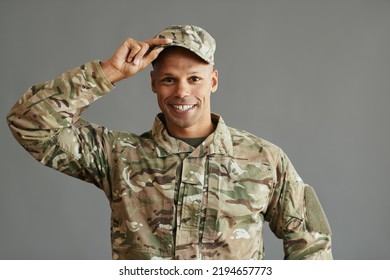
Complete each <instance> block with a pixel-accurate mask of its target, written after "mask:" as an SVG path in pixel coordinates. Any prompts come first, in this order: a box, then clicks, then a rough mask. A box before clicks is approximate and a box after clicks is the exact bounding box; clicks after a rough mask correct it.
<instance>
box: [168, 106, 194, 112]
mask: <svg viewBox="0 0 390 280" xmlns="http://www.w3.org/2000/svg"><path fill="white" fill-rule="evenodd" d="M172 107H173V108H175V109H176V110H178V111H182V112H185V111H189V110H191V109H193V108H195V105H172Z"/></svg>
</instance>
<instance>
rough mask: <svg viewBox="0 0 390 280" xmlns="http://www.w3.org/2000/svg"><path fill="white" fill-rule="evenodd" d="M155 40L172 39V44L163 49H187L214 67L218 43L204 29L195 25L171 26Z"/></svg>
mask: <svg viewBox="0 0 390 280" xmlns="http://www.w3.org/2000/svg"><path fill="white" fill-rule="evenodd" d="M154 38H170V39H172V43H171V44H168V45H164V46H163V47H171V46H178V47H183V48H186V49H188V50H190V51H192V52H194V53H195V54H197V55H198V56H200V57H201V58H202V59H203V60H205V61H206V62H208V63H209V64H211V65H214V52H215V48H216V43H215V40H214V38H213V37H212V36H211V35H210V34H209V33H208V32H207V31H206V30H204V29H202V28H200V27H198V26H194V25H171V26H169V27H167V28H166V29H164V30H163V31H161V32H160V33H158V34H157V35H156V36H154Z"/></svg>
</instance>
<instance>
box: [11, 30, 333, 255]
mask: <svg viewBox="0 0 390 280" xmlns="http://www.w3.org/2000/svg"><path fill="white" fill-rule="evenodd" d="M214 51H215V41H214V39H213V38H212V37H211V36H210V35H209V34H208V33H207V32H206V31H205V30H203V29H201V28H199V27H196V26H189V25H184V26H170V27H168V28H167V29H165V30H163V31H162V32H160V33H159V34H158V35H157V36H155V37H154V38H153V39H150V40H148V41H145V42H138V41H136V40H134V39H127V40H126V41H125V42H124V43H123V44H122V45H121V46H120V47H119V48H118V49H117V50H116V52H115V53H114V54H113V56H112V57H111V58H110V59H108V60H106V61H104V62H101V63H100V62H98V61H94V62H90V63H87V64H85V65H82V66H81V67H77V68H74V69H72V70H70V71H68V72H66V73H64V74H62V75H61V76H59V77H58V78H56V79H54V80H52V81H49V82H46V83H43V84H38V85H35V86H33V87H31V88H30V89H29V90H28V91H27V92H26V93H25V94H24V95H23V97H22V98H21V99H20V100H19V102H17V104H16V105H15V106H14V107H13V108H12V109H11V111H10V112H9V115H8V123H9V126H10V128H11V130H12V132H13V135H14V136H15V138H16V139H17V140H18V141H19V142H20V144H21V145H22V146H23V147H24V148H25V149H26V150H27V151H28V152H29V153H30V154H31V155H32V156H34V157H35V158H36V159H37V160H38V161H40V162H41V163H42V164H44V165H46V166H49V167H51V168H54V169H57V170H59V171H61V172H64V173H66V174H69V175H71V176H74V177H77V178H80V179H82V180H85V181H88V182H91V183H93V184H95V185H96V186H98V187H99V188H101V189H102V190H103V191H104V192H105V194H106V196H107V198H108V199H109V202H110V206H111V209H112V215H111V224H112V226H111V239H112V256H113V259H159V258H162V259H262V258H263V257H264V250H263V233H262V228H263V222H264V220H266V221H268V222H269V225H270V227H271V229H272V231H273V232H274V233H275V235H276V236H277V237H278V238H281V239H283V242H284V251H285V258H286V259H331V258H332V253H331V245H330V244H331V237H330V235H331V232H330V229H329V226H328V223H327V220H326V217H325V216H324V214H323V211H322V208H321V206H320V203H319V201H318V199H317V197H316V195H315V193H314V191H313V189H312V188H311V187H310V186H308V185H305V184H304V183H303V182H302V180H301V179H300V177H299V176H298V174H297V173H296V171H295V169H294V167H293V166H292V165H291V163H290V161H289V159H288V158H287V156H286V155H285V154H284V153H283V151H282V150H281V149H280V148H278V147H276V146H275V145H273V144H271V143H269V142H267V141H265V140H262V139H260V138H258V137H256V136H254V135H251V134H249V133H247V132H244V131H241V130H237V129H234V128H230V127H228V126H226V125H225V123H224V121H223V119H222V118H221V117H220V116H218V115H216V114H212V113H211V109H210V94H211V93H212V92H214V91H216V90H217V88H218V72H217V70H216V69H214V68H213V64H214ZM152 62H153V63H152ZM150 63H152V64H153V70H152V71H151V85H152V90H153V92H154V93H155V94H156V95H157V100H158V104H159V107H160V109H161V113H160V114H159V115H158V116H156V119H155V123H154V125H153V128H152V130H151V131H149V132H146V133H144V134H142V135H140V136H138V135H135V134H132V133H126V132H118V131H111V130H108V129H107V128H105V127H101V126H97V125H94V124H91V123H89V122H87V121H85V120H83V119H81V118H80V115H81V113H82V112H83V111H84V109H86V107H87V106H88V105H90V104H91V103H92V102H93V101H95V100H96V99H98V98H100V97H101V96H103V95H104V94H106V93H108V92H110V91H111V90H112V89H113V88H114V85H113V84H114V83H117V82H119V81H120V80H123V79H126V78H129V77H131V76H133V75H134V74H136V73H137V72H139V71H141V70H142V69H144V68H145V67H146V66H148V65H149V64H150Z"/></svg>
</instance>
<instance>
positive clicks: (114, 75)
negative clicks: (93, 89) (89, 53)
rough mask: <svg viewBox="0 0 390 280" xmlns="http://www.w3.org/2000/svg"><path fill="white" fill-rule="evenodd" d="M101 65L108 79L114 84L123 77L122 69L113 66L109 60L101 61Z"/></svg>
mask: <svg viewBox="0 0 390 280" xmlns="http://www.w3.org/2000/svg"><path fill="white" fill-rule="evenodd" d="M100 66H101V68H102V70H103V73H104V75H105V76H106V78H107V80H108V81H109V82H110V83H112V84H114V83H116V82H119V81H120V80H122V79H123V77H122V74H121V73H120V71H118V70H117V69H116V68H115V67H113V66H112V64H111V63H110V62H109V61H107V60H106V61H101V62H100Z"/></svg>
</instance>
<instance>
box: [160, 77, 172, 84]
mask: <svg viewBox="0 0 390 280" xmlns="http://www.w3.org/2000/svg"><path fill="white" fill-rule="evenodd" d="M162 81H163V82H164V83H168V84H171V83H173V78H172V77H165V78H164V79H162Z"/></svg>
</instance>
